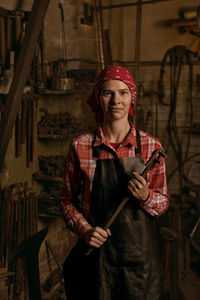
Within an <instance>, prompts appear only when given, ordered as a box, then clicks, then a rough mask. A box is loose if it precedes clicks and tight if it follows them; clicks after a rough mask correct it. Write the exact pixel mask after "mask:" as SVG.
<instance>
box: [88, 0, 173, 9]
mask: <svg viewBox="0 0 200 300" xmlns="http://www.w3.org/2000/svg"><path fill="white" fill-rule="evenodd" d="M166 1H171V0H149V1H142V3H141V4H142V5H143V4H155V3H159V2H166ZM136 5H138V3H137V2H130V3H123V4H115V5H104V6H101V7H96V8H93V9H94V10H102V9H112V8H120V7H128V6H136Z"/></svg>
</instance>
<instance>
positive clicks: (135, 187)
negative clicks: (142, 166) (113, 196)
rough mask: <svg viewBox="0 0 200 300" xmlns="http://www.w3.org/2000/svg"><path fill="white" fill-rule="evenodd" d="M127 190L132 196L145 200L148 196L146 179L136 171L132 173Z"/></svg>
mask: <svg viewBox="0 0 200 300" xmlns="http://www.w3.org/2000/svg"><path fill="white" fill-rule="evenodd" d="M128 191H129V193H130V194H131V196H132V197H134V198H136V199H138V200H140V201H146V200H147V199H148V196H149V189H148V184H147V182H146V180H145V179H144V178H143V177H142V176H141V175H139V174H138V173H136V172H134V173H133V177H132V179H131V180H130V181H129V184H128Z"/></svg>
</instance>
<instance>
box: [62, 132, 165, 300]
mask: <svg viewBox="0 0 200 300" xmlns="http://www.w3.org/2000/svg"><path fill="white" fill-rule="evenodd" d="M137 136H138V135H137ZM137 144H138V145H137V153H136V154H137V156H136V157H134V158H132V157H130V158H114V159H103V160H102V159H98V160H97V165H96V170H95V175H94V180H93V188H92V198H91V199H92V200H91V208H90V214H89V218H88V221H89V223H90V224H91V225H92V226H100V227H104V225H105V224H106V222H107V221H108V219H109V218H110V217H111V216H112V214H113V212H114V211H115V209H116V208H117V207H118V206H119V204H120V202H121V201H122V200H123V198H124V197H125V196H127V195H128V192H127V184H128V181H129V180H130V174H132V172H139V173H140V172H141V171H142V170H143V168H144V162H143V159H142V157H141V155H140V152H141V151H140V141H139V140H138V138H137ZM110 230H111V237H109V238H108V239H107V241H106V242H105V244H104V245H103V246H102V247H100V248H99V249H94V251H93V253H92V254H91V255H90V256H89V257H87V256H85V255H84V245H83V242H82V241H79V242H78V243H77V245H76V246H75V248H74V249H73V250H72V252H71V253H70V255H69V256H68V258H67V260H66V262H65V265H64V277H65V284H66V292H67V299H69V300H76V299H77V300H79V299H84V300H86V299H87V300H122V299H123V300H152V299H153V300H157V299H159V298H160V294H161V282H160V279H161V275H160V265H161V264H160V261H159V253H158V249H159V247H158V243H157V238H156V235H157V232H156V226H155V220H154V218H153V217H151V216H150V215H148V214H147V213H146V212H145V211H144V210H142V209H141V208H140V205H139V203H138V201H137V200H136V199H129V201H128V202H127V203H126V205H125V206H124V207H123V209H122V211H121V212H120V214H119V215H118V216H117V218H116V219H115V221H114V223H113V224H112V225H111V226H110ZM67 274H68V275H67Z"/></svg>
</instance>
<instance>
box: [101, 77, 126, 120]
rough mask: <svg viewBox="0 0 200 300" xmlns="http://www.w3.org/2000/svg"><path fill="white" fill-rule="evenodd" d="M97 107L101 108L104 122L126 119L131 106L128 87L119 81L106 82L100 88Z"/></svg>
mask: <svg viewBox="0 0 200 300" xmlns="http://www.w3.org/2000/svg"><path fill="white" fill-rule="evenodd" d="M99 105H100V107H101V108H102V111H103V116H104V120H121V119H124V118H126V119H127V118H128V111H129V108H130V105H131V92H130V89H129V87H128V86H127V85H126V84H125V83H124V82H123V81H121V80H109V81H107V82H106V83H105V84H104V85H103V87H102V90H101V93H100V97H99Z"/></svg>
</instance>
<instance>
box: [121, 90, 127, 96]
mask: <svg viewBox="0 0 200 300" xmlns="http://www.w3.org/2000/svg"><path fill="white" fill-rule="evenodd" d="M120 94H121V95H122V96H123V95H126V94H128V92H127V91H121V92H120Z"/></svg>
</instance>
